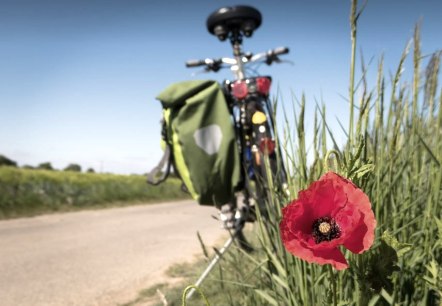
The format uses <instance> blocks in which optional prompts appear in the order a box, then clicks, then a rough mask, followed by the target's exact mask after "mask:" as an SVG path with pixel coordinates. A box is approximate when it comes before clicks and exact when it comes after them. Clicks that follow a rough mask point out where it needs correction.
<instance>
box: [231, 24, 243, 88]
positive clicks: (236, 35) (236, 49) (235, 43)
mask: <svg viewBox="0 0 442 306" xmlns="http://www.w3.org/2000/svg"><path fill="white" fill-rule="evenodd" d="M230 42H231V43H232V48H233V56H234V57H235V60H236V66H237V71H235V74H236V76H237V78H238V79H239V80H243V79H245V78H246V76H245V73H244V66H243V62H242V57H243V53H242V48H241V45H242V35H241V33H240V31H239V30H234V31H233V32H232V34H231V36H230Z"/></svg>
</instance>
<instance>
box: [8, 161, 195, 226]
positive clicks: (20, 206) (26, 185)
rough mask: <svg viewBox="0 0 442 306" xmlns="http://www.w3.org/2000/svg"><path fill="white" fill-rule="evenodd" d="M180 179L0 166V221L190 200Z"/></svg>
mask: <svg viewBox="0 0 442 306" xmlns="http://www.w3.org/2000/svg"><path fill="white" fill-rule="evenodd" d="M180 187H181V183H180V182H179V181H178V180H177V179H168V181H166V182H165V183H163V184H161V185H159V186H150V185H148V184H147V183H146V178H145V177H144V176H139V175H130V176H126V175H115V174H98V173H77V172H67V171H48V170H32V169H18V168H14V167H0V219H6V218H15V217H23V216H33V215H37V214H43V213H50V212H60V211H75V210H80V209H87V208H99V207H109V206H123V205H128V204H134V203H148V202H160V201H166V200H172V199H185V198H189V197H188V196H187V195H186V194H185V193H183V192H182V191H181V189H180Z"/></svg>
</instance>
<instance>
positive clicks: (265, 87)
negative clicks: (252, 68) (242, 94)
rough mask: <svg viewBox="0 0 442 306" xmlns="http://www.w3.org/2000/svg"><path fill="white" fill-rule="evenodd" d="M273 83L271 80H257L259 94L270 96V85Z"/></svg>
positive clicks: (260, 78) (262, 78) (263, 78)
mask: <svg viewBox="0 0 442 306" xmlns="http://www.w3.org/2000/svg"><path fill="white" fill-rule="evenodd" d="M271 83H272V81H270V79H269V78H265V77H259V78H256V87H257V89H258V92H259V93H260V94H263V95H268V94H269V92H270V84H271Z"/></svg>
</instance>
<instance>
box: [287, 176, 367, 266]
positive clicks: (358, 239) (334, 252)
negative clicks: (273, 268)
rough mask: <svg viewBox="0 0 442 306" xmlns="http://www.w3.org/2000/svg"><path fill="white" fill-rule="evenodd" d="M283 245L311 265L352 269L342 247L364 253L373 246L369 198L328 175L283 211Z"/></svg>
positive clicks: (339, 179) (346, 181) (299, 195)
mask: <svg viewBox="0 0 442 306" xmlns="http://www.w3.org/2000/svg"><path fill="white" fill-rule="evenodd" d="M279 226H280V230H281V238H282V242H283V243H284V246H285V247H286V249H287V250H288V251H289V252H290V253H292V254H293V255H295V256H297V257H300V258H302V259H304V260H306V261H308V262H314V263H318V264H321V265H324V264H331V265H332V266H333V267H334V268H335V269H337V270H342V269H346V268H348V263H347V261H346V260H345V257H344V255H343V254H342V253H341V251H340V250H339V248H338V246H340V245H343V246H344V247H346V248H347V249H349V250H350V251H351V252H353V253H356V254H360V253H362V252H364V251H366V250H368V249H369V248H370V247H371V245H372V244H373V240H374V229H375V227H376V220H375V218H374V214H373V211H372V210H371V204H370V201H369V199H368V197H367V195H366V194H365V193H364V192H363V191H362V190H361V189H359V188H358V187H356V185H354V184H353V183H352V182H351V181H349V180H347V179H345V178H343V177H341V176H339V175H337V174H336V173H333V172H328V173H326V174H325V175H323V176H322V177H321V178H320V179H319V181H315V182H313V183H312V184H311V185H310V186H309V188H308V189H307V190H303V191H300V192H299V194H298V199H297V200H294V201H293V202H291V203H290V204H289V205H287V206H286V207H284V208H283V209H282V220H281V222H280V224H279Z"/></svg>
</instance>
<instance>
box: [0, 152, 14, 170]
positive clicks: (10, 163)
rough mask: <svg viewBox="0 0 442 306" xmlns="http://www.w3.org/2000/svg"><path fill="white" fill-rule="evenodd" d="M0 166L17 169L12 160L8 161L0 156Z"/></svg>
mask: <svg viewBox="0 0 442 306" xmlns="http://www.w3.org/2000/svg"><path fill="white" fill-rule="evenodd" d="M1 166H11V167H17V163H16V162H15V161H13V160H12V159H9V158H7V157H6V156H4V155H1V154H0V167H1Z"/></svg>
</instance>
